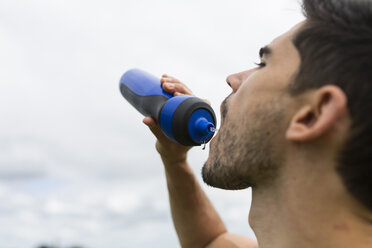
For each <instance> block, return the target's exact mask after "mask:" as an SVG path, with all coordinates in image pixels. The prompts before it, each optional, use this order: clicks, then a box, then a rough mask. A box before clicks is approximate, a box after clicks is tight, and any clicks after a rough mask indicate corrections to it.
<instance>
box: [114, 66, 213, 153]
mask: <svg viewBox="0 0 372 248" xmlns="http://www.w3.org/2000/svg"><path fill="white" fill-rule="evenodd" d="M119 85H120V92H121V94H122V95H123V96H124V98H125V99H126V100H127V101H128V102H129V103H130V104H131V105H132V106H133V107H134V108H136V109H137V110H138V111H139V112H140V113H142V114H143V115H144V116H151V117H153V118H154V119H155V120H156V122H157V123H158V124H159V125H160V127H161V129H162V131H163V132H164V134H165V135H166V136H167V137H168V138H169V139H171V140H173V141H174V142H176V143H179V144H182V145H185V146H199V145H201V144H205V143H207V142H208V141H210V140H211V139H212V137H213V134H214V132H215V130H216V129H215V127H216V116H215V114H214V111H213V109H212V108H211V106H210V105H209V104H207V103H206V102H205V101H203V100H202V99H200V98H197V97H193V96H187V95H180V96H173V95H172V94H169V93H167V92H166V91H164V90H163V88H162V85H161V82H160V79H159V78H156V77H155V76H153V75H151V74H149V73H147V72H145V71H142V70H139V69H132V70H129V71H127V72H125V73H124V75H123V76H122V77H121V79H120V83H119Z"/></svg>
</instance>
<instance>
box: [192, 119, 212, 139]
mask: <svg viewBox="0 0 372 248" xmlns="http://www.w3.org/2000/svg"><path fill="white" fill-rule="evenodd" d="M195 131H196V132H197V133H198V134H199V135H200V136H201V137H204V136H210V135H212V134H214V133H215V132H216V127H215V126H214V124H213V123H212V122H209V121H208V120H207V119H205V118H199V120H197V121H196V123H195Z"/></svg>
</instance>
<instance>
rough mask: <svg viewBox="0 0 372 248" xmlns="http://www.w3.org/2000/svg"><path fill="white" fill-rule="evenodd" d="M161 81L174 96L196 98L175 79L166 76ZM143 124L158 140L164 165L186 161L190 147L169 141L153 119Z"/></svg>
mask: <svg viewBox="0 0 372 248" xmlns="http://www.w3.org/2000/svg"><path fill="white" fill-rule="evenodd" d="M160 81H161V84H162V85H163V89H164V90H165V91H166V92H168V93H170V94H173V95H174V96H179V95H190V96H194V94H193V93H192V91H191V90H190V89H189V88H188V87H187V86H186V85H185V84H183V83H182V82H181V81H179V80H178V79H176V78H174V77H171V76H168V75H166V74H164V75H163V76H162V77H161V80H160ZM143 123H144V124H146V125H147V126H148V127H149V128H150V130H151V132H152V133H153V134H154V135H155V137H156V138H157V141H156V150H157V151H158V153H159V154H160V156H161V158H162V160H163V162H164V163H170V164H174V163H178V162H184V161H186V155H187V152H188V151H189V150H190V149H191V147H190V146H183V145H180V144H177V143H175V142H173V141H171V140H170V139H168V137H167V136H165V134H164V133H163V132H162V130H161V128H160V126H159V124H157V123H156V122H155V120H154V119H153V118H151V117H146V118H144V119H143Z"/></svg>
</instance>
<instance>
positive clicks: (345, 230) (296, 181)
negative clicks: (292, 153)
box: [249, 161, 372, 248]
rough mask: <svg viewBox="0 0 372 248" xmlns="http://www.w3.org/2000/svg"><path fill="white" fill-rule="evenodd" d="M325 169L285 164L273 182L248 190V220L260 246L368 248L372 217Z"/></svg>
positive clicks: (335, 174) (318, 164)
mask: <svg viewBox="0 0 372 248" xmlns="http://www.w3.org/2000/svg"><path fill="white" fill-rule="evenodd" d="M327 168H330V166H329V164H328V165H325V164H324V163H323V164H320V163H316V164H309V162H307V164H301V162H299V161H297V162H296V163H287V164H286V166H285V168H283V170H282V173H281V176H279V177H278V179H276V182H275V183H273V184H270V186H268V187H264V186H263V187H256V188H253V190H252V195H253V197H252V207H251V211H250V215H249V221H250V224H251V226H252V228H253V230H254V232H255V234H256V237H257V240H258V243H259V247H260V248H298V247H302V248H307V247H309V248H310V247H318V248H322V247H324V248H326V247H327V248H333V247H337V248H343V247H345V248H350V247H358V248H364V247H366V248H367V247H371V244H372V222H371V219H372V218H371V213H370V212H368V211H367V210H366V209H363V207H361V206H360V205H359V204H358V203H356V202H355V201H354V199H352V198H351V197H350V196H349V195H348V194H347V192H346V190H345V189H344V187H343V183H342V182H341V180H340V179H339V177H338V175H337V173H336V172H333V171H331V170H329V171H327Z"/></svg>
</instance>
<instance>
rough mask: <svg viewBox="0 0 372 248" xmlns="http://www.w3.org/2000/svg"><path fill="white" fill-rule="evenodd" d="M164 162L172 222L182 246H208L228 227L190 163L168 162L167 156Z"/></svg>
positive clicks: (192, 247)
mask: <svg viewBox="0 0 372 248" xmlns="http://www.w3.org/2000/svg"><path fill="white" fill-rule="evenodd" d="M163 163H164V166H165V173H166V178H167V185H168V192H169V201H170V206H171V212H172V218H173V223H174V226H175V229H176V232H177V235H178V237H179V240H180V243H181V246H182V247H184V248H188V247H190V248H199V247H205V246H206V245H207V244H208V243H209V242H211V241H212V240H213V239H215V238H216V237H217V236H218V235H220V234H222V233H224V232H226V228H225V226H224V224H223V222H222V220H221V218H220V217H219V215H218V213H217V212H216V210H215V209H214V207H213V205H212V204H211V202H210V201H209V199H208V197H207V196H206V195H205V193H204V191H203V190H202V189H201V187H200V185H199V183H198V181H197V179H196V177H195V175H194V173H193V172H192V170H191V168H190V167H189V165H188V163H187V162H186V161H181V162H177V163H167V162H166V161H164V160H163Z"/></svg>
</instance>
